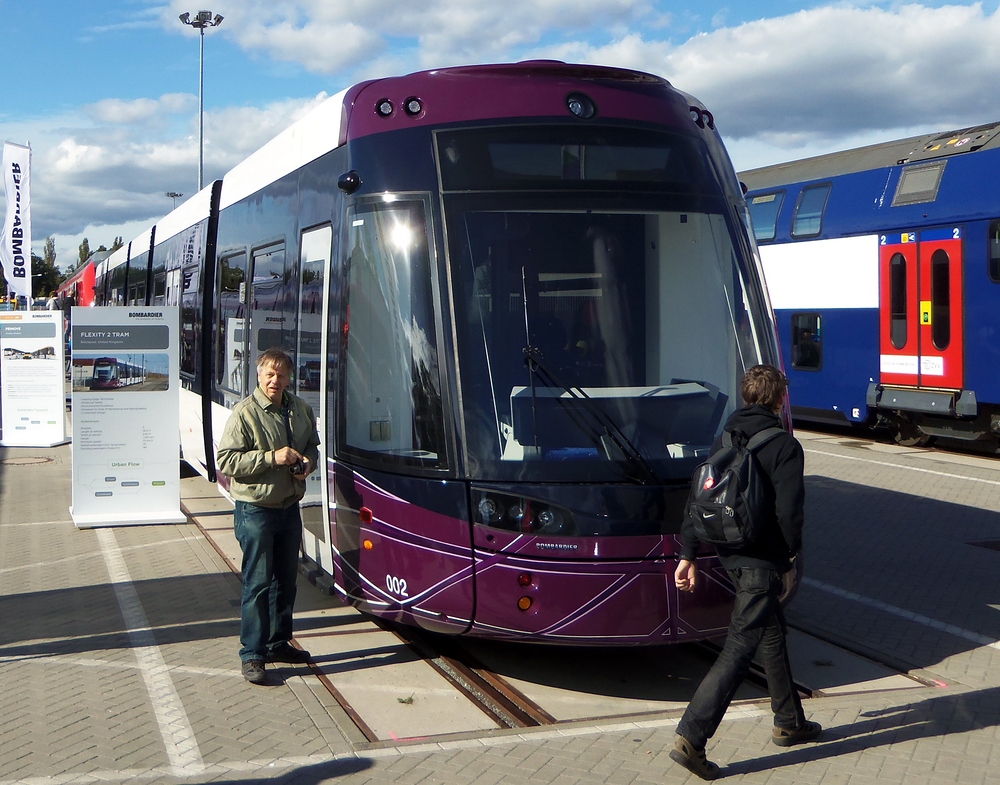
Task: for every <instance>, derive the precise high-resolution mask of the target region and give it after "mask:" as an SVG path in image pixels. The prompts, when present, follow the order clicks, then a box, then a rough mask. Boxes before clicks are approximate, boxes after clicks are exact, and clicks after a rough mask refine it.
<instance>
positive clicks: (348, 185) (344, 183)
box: [337, 169, 361, 194]
mask: <svg viewBox="0 0 1000 785" xmlns="http://www.w3.org/2000/svg"><path fill="white" fill-rule="evenodd" d="M337 187H338V188H339V189H340V190H341V191H343V192H344V193H345V194H352V193H354V192H355V191H357V190H358V189H359V188H360V187H361V175H359V174H358V173H357V172H355V171H354V170H353V169H352V170H351V171H349V172H345V173H344V174H342V175H340V177H339V178H337Z"/></svg>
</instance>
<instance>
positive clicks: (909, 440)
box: [895, 425, 934, 447]
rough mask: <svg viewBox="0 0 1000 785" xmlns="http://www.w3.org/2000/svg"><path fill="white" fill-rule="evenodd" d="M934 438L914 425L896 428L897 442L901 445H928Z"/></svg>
mask: <svg viewBox="0 0 1000 785" xmlns="http://www.w3.org/2000/svg"><path fill="white" fill-rule="evenodd" d="M933 438H934V437H932V436H928V435H927V434H926V433H924V432H923V431H921V430H920V429H919V428H917V427H916V426H913V425H900V426H898V427H897V428H896V434H895V439H896V444H898V445H900V446H901V447H926V446H927V445H929V444H930V443H931V440H932V439H933Z"/></svg>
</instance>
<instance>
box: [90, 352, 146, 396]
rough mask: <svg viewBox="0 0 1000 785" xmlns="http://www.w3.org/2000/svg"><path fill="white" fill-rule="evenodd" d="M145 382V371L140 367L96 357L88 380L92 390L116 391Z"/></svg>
mask: <svg viewBox="0 0 1000 785" xmlns="http://www.w3.org/2000/svg"><path fill="white" fill-rule="evenodd" d="M144 381H146V369H145V368H144V367H143V366H141V365H136V364H134V363H127V362H122V361H121V360H119V359H118V358H117V357H97V358H96V359H95V360H94V373H93V376H92V378H91V380H90V389H92V390H117V389H118V388H119V387H131V386H132V385H134V384H142V383H143V382H144Z"/></svg>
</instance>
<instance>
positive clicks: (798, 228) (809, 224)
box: [792, 183, 830, 237]
mask: <svg viewBox="0 0 1000 785" xmlns="http://www.w3.org/2000/svg"><path fill="white" fill-rule="evenodd" d="M829 198H830V184H829V183H825V184H824V185H812V186H809V187H808V188H803V189H802V193H800V194H799V201H798V204H796V205H795V217H794V218H793V219H792V237H815V236H816V235H818V234H819V233H820V232H821V231H822V230H823V212H824V211H825V210H826V202H827V199H829Z"/></svg>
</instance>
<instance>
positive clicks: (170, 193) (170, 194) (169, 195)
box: [163, 191, 184, 210]
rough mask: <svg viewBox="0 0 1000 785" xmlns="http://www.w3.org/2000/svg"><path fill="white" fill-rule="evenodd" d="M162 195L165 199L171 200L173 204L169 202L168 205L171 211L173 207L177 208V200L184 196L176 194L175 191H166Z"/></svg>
mask: <svg viewBox="0 0 1000 785" xmlns="http://www.w3.org/2000/svg"><path fill="white" fill-rule="evenodd" d="M163 195H164V196H165V197H167V198H168V199H173V202H171V204H170V209H171V210H173V209H174V208H175V207H177V200H178V199H180V198H181V197H182V196H184V194H179V193H177V191H167V192H166V193H165V194H163Z"/></svg>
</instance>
